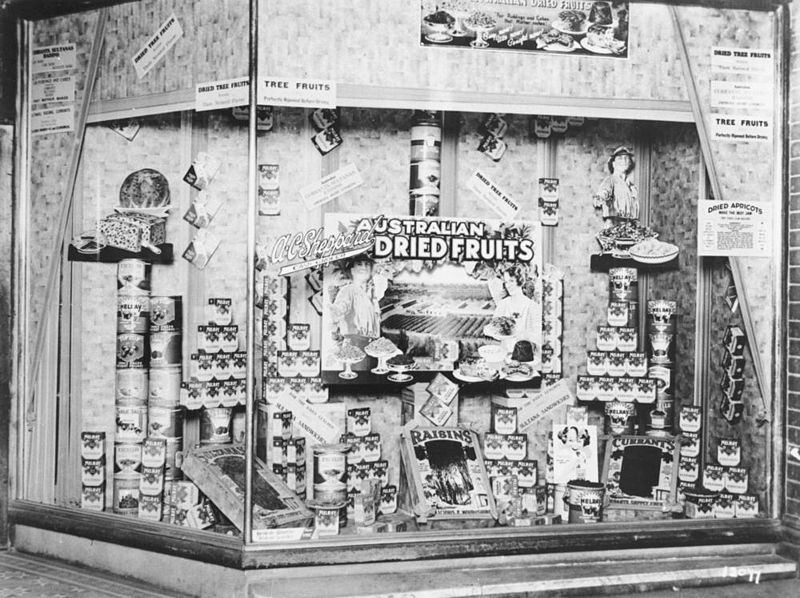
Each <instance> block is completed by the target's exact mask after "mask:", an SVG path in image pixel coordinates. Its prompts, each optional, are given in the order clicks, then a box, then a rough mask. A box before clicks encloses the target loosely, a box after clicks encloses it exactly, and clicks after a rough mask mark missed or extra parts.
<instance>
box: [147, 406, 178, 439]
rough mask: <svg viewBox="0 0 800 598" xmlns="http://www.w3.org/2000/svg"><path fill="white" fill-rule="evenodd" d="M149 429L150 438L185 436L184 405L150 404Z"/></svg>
mask: <svg viewBox="0 0 800 598" xmlns="http://www.w3.org/2000/svg"><path fill="white" fill-rule="evenodd" d="M147 431H148V437H150V438H178V437H179V436H183V407H181V406H179V405H176V406H160V405H150V406H149V407H148V409H147Z"/></svg>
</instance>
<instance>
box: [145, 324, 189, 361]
mask: <svg viewBox="0 0 800 598" xmlns="http://www.w3.org/2000/svg"><path fill="white" fill-rule="evenodd" d="M182 344H183V337H182V335H181V333H180V332H151V333H150V368H151V369H158V368H172V367H176V366H180V365H181V345H182Z"/></svg>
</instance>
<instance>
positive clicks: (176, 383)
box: [148, 367, 181, 405]
mask: <svg viewBox="0 0 800 598" xmlns="http://www.w3.org/2000/svg"><path fill="white" fill-rule="evenodd" d="M148 400H149V401H150V404H151V405H153V404H158V405H177V404H178V403H180V400H181V368H180V367H171V368H156V369H153V370H150V384H149V390H148Z"/></svg>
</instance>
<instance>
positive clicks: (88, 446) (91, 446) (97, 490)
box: [81, 432, 106, 511]
mask: <svg viewBox="0 0 800 598" xmlns="http://www.w3.org/2000/svg"><path fill="white" fill-rule="evenodd" d="M105 506H106V434H105V432H81V508H83V509H89V510H90V511H103V510H104V509H105Z"/></svg>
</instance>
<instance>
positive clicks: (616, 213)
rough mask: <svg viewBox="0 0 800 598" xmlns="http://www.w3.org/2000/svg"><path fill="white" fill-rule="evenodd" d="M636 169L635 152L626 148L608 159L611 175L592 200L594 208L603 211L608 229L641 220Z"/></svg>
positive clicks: (601, 184)
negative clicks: (634, 175) (634, 173)
mask: <svg viewBox="0 0 800 598" xmlns="http://www.w3.org/2000/svg"><path fill="white" fill-rule="evenodd" d="M635 167H636V162H635V161H634V159H633V152H632V151H631V150H630V149H628V148H627V147H624V146H620V147H618V148H617V149H615V150H614V151H613V152H612V154H611V157H610V158H609V159H608V170H609V172H610V173H611V174H610V175H609V176H607V177H606V178H605V179H603V182H602V183H600V187H599V188H598V189H597V192H596V193H595V194H594V196H593V198H592V199H593V203H594V207H595V208H600V209H602V210H603V222H604V223H605V227H606V228H610V227H612V226H614V225H616V224H622V223H623V222H625V221H630V220H638V218H639V197H638V191H637V189H636V185H635V184H634V183H633V176H632V175H633V169H634V168H635Z"/></svg>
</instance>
